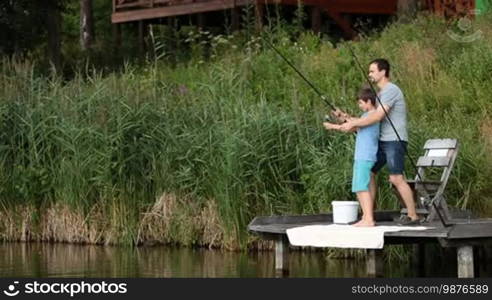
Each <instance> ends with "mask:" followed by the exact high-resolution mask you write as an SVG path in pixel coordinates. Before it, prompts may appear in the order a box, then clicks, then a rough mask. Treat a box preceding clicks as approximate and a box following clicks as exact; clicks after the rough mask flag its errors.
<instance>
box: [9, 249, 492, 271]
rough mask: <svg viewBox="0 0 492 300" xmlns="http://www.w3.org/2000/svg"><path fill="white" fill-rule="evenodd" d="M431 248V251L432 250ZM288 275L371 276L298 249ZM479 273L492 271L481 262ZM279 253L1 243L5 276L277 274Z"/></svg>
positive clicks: (447, 264) (439, 266)
mask: <svg viewBox="0 0 492 300" xmlns="http://www.w3.org/2000/svg"><path fill="white" fill-rule="evenodd" d="M427 252H428V251H427ZM455 258H456V256H453V255H447V256H442V255H439V253H437V255H433V257H432V259H430V260H429V262H428V263H426V267H425V268H426V272H425V276H431V277H456V262H455ZM289 268H290V273H289V275H288V277H367V273H366V265H365V261H364V260H356V259H331V258H327V256H326V253H324V252H321V251H303V252H301V251H293V252H291V254H290V257H289ZM479 268H480V269H481V271H480V274H479V275H480V276H481V277H482V276H483V277H486V276H488V277H490V276H491V275H492V272H491V269H492V268H491V267H490V264H489V265H487V264H485V263H483V264H480V266H479ZM275 276H276V275H275V270H274V253H273V252H272V251H263V252H248V253H245V252H228V251H219V250H208V249H193V248H177V247H169V246H155V247H139V248H131V247H109V246H93V245H71V244H51V243H0V277H111V278H114V277H195V278H196V277H200V278H202V277H259V278H262V277H275ZM416 276H418V275H417V273H416V271H415V270H414V269H413V268H412V264H411V263H410V262H407V261H403V262H402V261H396V262H386V263H385V265H384V277H416Z"/></svg>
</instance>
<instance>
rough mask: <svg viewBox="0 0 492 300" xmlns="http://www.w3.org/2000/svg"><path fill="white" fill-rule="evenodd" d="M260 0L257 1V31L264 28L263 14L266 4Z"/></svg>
mask: <svg viewBox="0 0 492 300" xmlns="http://www.w3.org/2000/svg"><path fill="white" fill-rule="evenodd" d="M260 2H261V1H260V0H256V3H255V27H256V32H261V29H262V28H263V15H264V9H265V7H264V4H262V3H260Z"/></svg>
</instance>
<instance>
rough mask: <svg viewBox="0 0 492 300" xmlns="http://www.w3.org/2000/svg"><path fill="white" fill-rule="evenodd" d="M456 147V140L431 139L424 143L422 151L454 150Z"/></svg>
mask: <svg viewBox="0 0 492 300" xmlns="http://www.w3.org/2000/svg"><path fill="white" fill-rule="evenodd" d="M457 146H458V140H456V139H431V140H427V141H426V142H425V145H424V149H446V148H447V149H455V148H456V147H457Z"/></svg>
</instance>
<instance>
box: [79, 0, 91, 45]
mask: <svg viewBox="0 0 492 300" xmlns="http://www.w3.org/2000/svg"><path fill="white" fill-rule="evenodd" d="M93 42H94V18H93V15H92V0H80V44H81V46H82V49H84V50H88V49H90V48H91V46H92V43H93Z"/></svg>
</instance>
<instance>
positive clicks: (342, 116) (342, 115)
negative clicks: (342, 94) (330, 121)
mask: <svg viewBox="0 0 492 300" xmlns="http://www.w3.org/2000/svg"><path fill="white" fill-rule="evenodd" d="M331 115H332V116H333V117H335V118H336V119H337V120H338V121H340V122H342V123H343V122H346V121H347V120H348V119H349V118H350V115H349V114H347V113H346V112H344V111H341V110H339V109H338V108H337V109H335V110H332V111H331Z"/></svg>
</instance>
